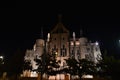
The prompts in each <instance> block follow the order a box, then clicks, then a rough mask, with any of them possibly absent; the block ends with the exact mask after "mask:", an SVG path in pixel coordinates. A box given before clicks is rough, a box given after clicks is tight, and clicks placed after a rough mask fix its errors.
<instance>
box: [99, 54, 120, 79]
mask: <svg viewBox="0 0 120 80" xmlns="http://www.w3.org/2000/svg"><path fill="white" fill-rule="evenodd" d="M97 67H98V68H99V70H98V75H99V76H101V77H104V78H107V79H108V78H109V79H112V80H116V79H119V76H118V74H120V60H119V59H115V58H114V56H107V55H106V54H104V55H103V59H102V60H100V61H99V63H98V64H97Z"/></svg>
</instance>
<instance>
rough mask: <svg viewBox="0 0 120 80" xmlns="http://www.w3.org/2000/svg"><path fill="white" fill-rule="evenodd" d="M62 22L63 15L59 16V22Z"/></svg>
mask: <svg viewBox="0 0 120 80" xmlns="http://www.w3.org/2000/svg"><path fill="white" fill-rule="evenodd" d="M61 21H62V14H58V22H61Z"/></svg>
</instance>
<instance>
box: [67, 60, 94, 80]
mask: <svg viewBox="0 0 120 80" xmlns="http://www.w3.org/2000/svg"><path fill="white" fill-rule="evenodd" d="M66 63H67V66H68V69H66V72H67V73H69V74H70V75H78V76H79V78H80V80H81V78H82V76H83V75H86V74H92V75H93V74H94V73H95V71H96V68H95V65H94V63H93V62H91V61H88V60H86V59H80V60H78V61H77V60H76V59H74V58H68V59H67V60H66Z"/></svg>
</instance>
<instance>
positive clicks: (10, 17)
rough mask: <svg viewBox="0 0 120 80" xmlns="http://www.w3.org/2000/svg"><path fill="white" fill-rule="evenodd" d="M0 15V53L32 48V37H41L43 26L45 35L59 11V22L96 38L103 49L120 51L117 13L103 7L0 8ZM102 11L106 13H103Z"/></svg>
mask: <svg viewBox="0 0 120 80" xmlns="http://www.w3.org/2000/svg"><path fill="white" fill-rule="evenodd" d="M1 13H2V14H1V15H0V53H1V54H4V55H6V56H7V55H11V54H13V53H14V52H15V51H16V50H17V49H20V50H22V51H25V50H26V49H32V47H33V44H34V43H35V40H36V39H38V38H40V33H41V32H40V31H41V30H40V29H41V27H43V29H44V31H43V33H44V38H47V37H46V35H47V33H48V32H50V30H51V29H53V27H54V26H55V25H56V23H57V22H58V17H57V16H58V14H62V22H63V24H64V25H65V27H66V28H68V29H69V30H70V31H71V36H72V32H73V31H74V32H76V36H77V37H79V33H80V29H81V28H82V29H83V34H84V36H86V37H87V38H88V40H91V41H92V42H94V41H98V42H99V44H100V47H101V49H102V50H107V51H108V53H109V54H113V53H114V54H120V50H119V49H120V44H118V40H119V39H120V29H119V28H120V16H118V15H117V14H115V13H114V14H108V13H109V12H104V11H102V12H101V11H99V12H98V11H97V12H96V11H94V12H90V11H81V10H78V9H77V10H74V9H72V10H71V9H69V10H68V9H67V10H66V9H54V10H52V9H45V10H41V9H39V10H37V9H36V10H35V9H24V10H22V9H20V10H19V9H1ZM104 13H105V14H104Z"/></svg>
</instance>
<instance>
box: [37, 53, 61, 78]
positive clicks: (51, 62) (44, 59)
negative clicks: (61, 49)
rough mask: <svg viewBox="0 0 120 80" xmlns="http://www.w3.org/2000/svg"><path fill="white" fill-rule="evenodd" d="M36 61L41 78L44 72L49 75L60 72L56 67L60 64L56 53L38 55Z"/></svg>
mask: <svg viewBox="0 0 120 80" xmlns="http://www.w3.org/2000/svg"><path fill="white" fill-rule="evenodd" d="M35 61H36V62H37V65H38V69H37V71H38V72H40V73H41V79H42V76H43V74H44V73H45V74H48V75H56V74H57V73H58V71H56V70H55V69H54V68H59V67H60V66H59V64H58V63H59V62H58V61H57V60H56V58H55V56H54V54H51V53H43V54H42V56H40V57H39V58H37V57H36V58H35Z"/></svg>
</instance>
